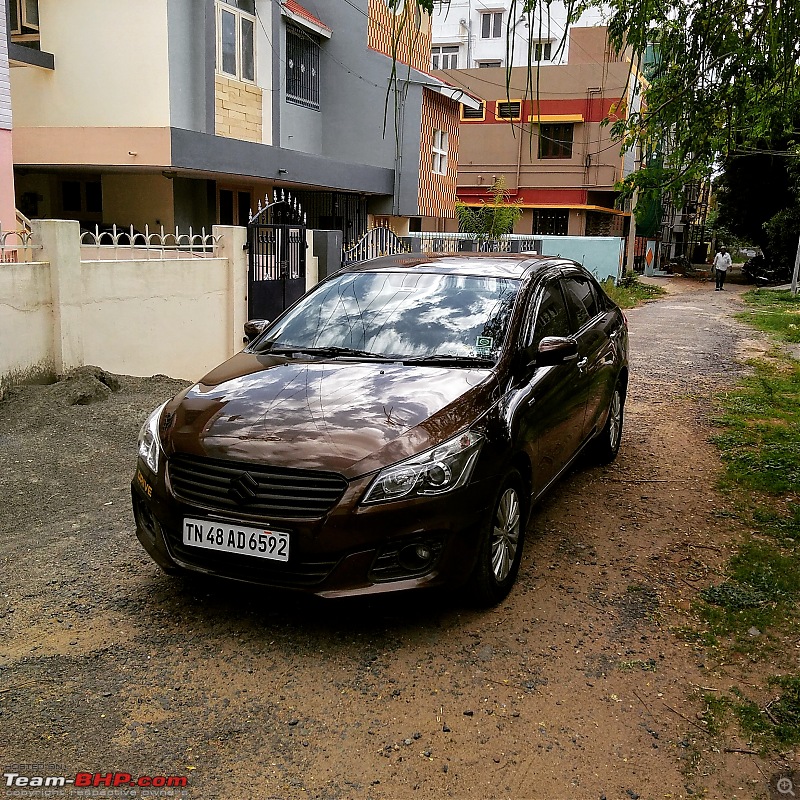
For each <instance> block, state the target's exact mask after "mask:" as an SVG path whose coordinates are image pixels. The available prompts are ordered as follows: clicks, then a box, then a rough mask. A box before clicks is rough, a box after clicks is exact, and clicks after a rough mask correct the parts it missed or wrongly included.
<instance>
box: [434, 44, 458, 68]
mask: <svg viewBox="0 0 800 800" xmlns="http://www.w3.org/2000/svg"><path fill="white" fill-rule="evenodd" d="M431 68H432V69H458V46H457V45H456V46H455V47H433V48H431Z"/></svg>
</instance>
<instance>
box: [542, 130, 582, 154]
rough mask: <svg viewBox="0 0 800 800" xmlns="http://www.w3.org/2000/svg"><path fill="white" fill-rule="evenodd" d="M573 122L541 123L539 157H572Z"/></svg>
mask: <svg viewBox="0 0 800 800" xmlns="http://www.w3.org/2000/svg"><path fill="white" fill-rule="evenodd" d="M573 127H574V126H573V125H572V123H571V122H564V123H559V124H542V125H539V158H572V136H573Z"/></svg>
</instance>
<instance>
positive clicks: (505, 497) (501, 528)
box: [468, 469, 528, 608]
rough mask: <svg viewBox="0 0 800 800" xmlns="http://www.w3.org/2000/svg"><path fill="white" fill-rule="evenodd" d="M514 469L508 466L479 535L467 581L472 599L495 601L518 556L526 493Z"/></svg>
mask: <svg viewBox="0 0 800 800" xmlns="http://www.w3.org/2000/svg"><path fill="white" fill-rule="evenodd" d="M523 487H524V482H523V480H522V477H521V476H520V474H519V472H518V471H517V470H516V469H510V470H509V471H508V472H507V473H506V474H505V476H504V477H503V480H502V481H501V482H500V488H499V489H498V491H497V494H496V495H495V499H494V503H493V505H492V516H491V518H490V520H489V523H488V525H487V526H486V528H485V530H484V531H483V536H482V537H481V543H480V551H479V552H478V560H477V563H476V564H475V568H474V570H473V572H472V576H471V578H470V581H469V584H468V590H469V593H470V594H469V597H470V600H471V602H472V603H474V604H475V605H477V606H480V607H482V608H488V607H490V606H494V605H497V603H499V602H500V601H501V600H503V599H504V598H505V597H506V596H507V595H508V593H509V592H510V591H511V587H512V586H513V585H514V581H515V580H516V578H517V573H518V572H519V565H520V561H521V560H522V547H523V544H524V541H525V528H526V526H527V521H528V515H527V496H526V494H525V491H524V488H523Z"/></svg>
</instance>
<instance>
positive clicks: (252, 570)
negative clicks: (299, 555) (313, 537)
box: [169, 536, 339, 588]
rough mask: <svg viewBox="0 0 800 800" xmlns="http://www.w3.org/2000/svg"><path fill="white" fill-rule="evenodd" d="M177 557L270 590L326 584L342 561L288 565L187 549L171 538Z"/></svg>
mask: <svg viewBox="0 0 800 800" xmlns="http://www.w3.org/2000/svg"><path fill="white" fill-rule="evenodd" d="M169 543H170V548H171V549H172V551H173V552H174V554H175V557H176V558H177V559H179V560H180V561H182V562H184V563H185V564H188V565H191V566H194V567H197V568H199V569H206V570H209V571H211V572H213V573H214V574H216V575H226V576H228V577H231V578H236V579H237V580H243V581H250V582H252V583H261V584H266V585H269V586H282V587H287V588H288V587H292V586H315V585H316V584H318V583H322V581H324V580H325V579H326V578H327V577H328V575H330V574H331V572H333V569H334V567H335V566H336V565H337V564H338V563H339V559H338V558H332V559H330V560H326V561H306V560H296V559H294V558H292V559H290V561H289V563H288V564H283V563H277V562H272V561H267V560H265V559H262V558H252V557H250V556H246V555H239V554H238V553H217V552H214V551H213V550H202V549H201V548H199V547H187V546H186V545H185V544H183V542H182V541H181V540H180V539H178V538H177V537H173V536H170V537H169Z"/></svg>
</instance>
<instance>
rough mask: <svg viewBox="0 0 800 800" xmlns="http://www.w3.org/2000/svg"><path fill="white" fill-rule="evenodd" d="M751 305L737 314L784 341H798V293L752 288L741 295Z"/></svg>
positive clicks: (799, 322) (799, 318) (799, 299)
mask: <svg viewBox="0 0 800 800" xmlns="http://www.w3.org/2000/svg"><path fill="white" fill-rule="evenodd" d="M742 297H743V298H744V300H745V302H746V303H747V304H748V305H749V306H751V308H752V310H751V311H743V312H742V313H741V314H738V315H737V316H738V317H739V318H740V319H742V320H744V321H745V322H747V323H748V324H750V325H752V326H753V327H754V328H758V329H759V330H762V331H766V332H768V333H772V334H773V335H775V336H777V337H778V338H779V339H782V340H783V341H786V342H800V295H792V294H790V293H789V292H776V291H774V290H770V289H753V290H751V291H749V292H745V294H744V295H742Z"/></svg>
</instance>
